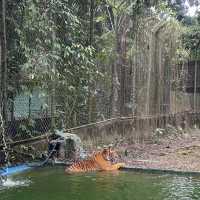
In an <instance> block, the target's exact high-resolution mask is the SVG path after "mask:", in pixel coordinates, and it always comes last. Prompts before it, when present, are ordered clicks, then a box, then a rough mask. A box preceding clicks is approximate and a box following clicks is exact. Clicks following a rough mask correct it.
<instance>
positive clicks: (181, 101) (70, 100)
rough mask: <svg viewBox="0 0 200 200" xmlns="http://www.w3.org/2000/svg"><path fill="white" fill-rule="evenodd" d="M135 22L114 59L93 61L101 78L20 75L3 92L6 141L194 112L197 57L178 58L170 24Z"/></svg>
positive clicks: (147, 123)
mask: <svg viewBox="0 0 200 200" xmlns="http://www.w3.org/2000/svg"><path fill="white" fill-rule="evenodd" d="M138 23H139V24H140V26H139V28H138V30H137V31H136V34H135V35H134V38H133V39H132V40H130V38H128V36H127V37H124V36H123V38H121V40H120V41H121V44H120V45H121V48H122V49H121V51H122V53H123V56H124V57H120V56H121V55H116V57H117V56H118V57H120V59H119V58H118V57H117V58H116V59H115V60H113V59H111V60H110V61H109V62H110V63H109V64H105V63H100V62H97V64H96V65H97V68H98V70H99V71H100V72H101V73H102V74H104V77H103V78H101V79H98V80H95V81H93V82H92V84H88V85H86V86H83V85H82V84H81V81H80V80H79V79H78V78H77V80H76V83H78V84H76V85H68V84H67V83H68V82H67V77H66V80H60V79H59V78H56V77H55V78H52V79H51V80H49V81H46V80H39V81H33V80H31V79H29V80H22V81H21V82H20V84H19V87H18V89H17V90H16V91H14V92H13V91H12V92H11V93H10V94H8V102H7V112H6V113H7V116H6V117H5V119H6V120H5V134H6V136H7V141H9V139H10V142H11V143H12V142H16V141H22V143H23V140H25V139H29V138H35V137H38V136H41V135H42V136H43V135H45V134H46V133H53V132H54V131H55V130H56V129H69V128H73V127H77V126H81V125H85V124H89V123H96V122H99V121H105V120H107V119H111V118H119V117H125V118H127V119H128V120H129V121H130V119H131V120H132V122H131V123H130V124H129V125H123V124H122V122H121V121H120V123H118V122H116V123H117V124H118V125H117V126H115V127H114V126H111V127H109V128H108V129H106V130H107V131H110V132H113V129H117V128H118V129H119V127H123V130H122V132H123V133H125V132H128V133H129V134H131V133H132V132H134V131H135V130H137V131H138V130H139V131H142V129H143V128H145V129H149V127H153V128H156V127H163V126H165V125H166V124H167V123H173V125H174V126H176V120H177V119H178V117H177V114H176V113H178V115H179V116H181V117H182V114H183V113H185V111H192V112H193V111H194V112H195V113H198V111H199V108H200V105H199V102H200V101H199V98H200V95H199V91H200V76H199V72H200V62H199V61H189V62H188V61H186V60H182V61H180V60H178V58H177V57H176V56H175V55H176V50H177V46H179V44H177V41H179V40H178V37H179V36H178V35H177V33H178V32H179V29H178V28H177V26H176V24H174V25H172V24H171V23H169V22H168V21H167V20H164V21H162V20H158V19H155V18H153V17H152V18H145V19H141V21H140V22H138ZM123 31H124V32H126V30H122V32H123ZM122 35H123V34H122ZM127 49H128V50H127ZM118 53H119V52H118ZM88 78H89V77H88ZM22 79H23V78H22ZM84 81H85V80H84ZM179 113H180V114H179ZM174 116H175V117H174ZM197 117H198V116H197ZM182 118H184V116H183V117H182ZM192 119H194V117H192ZM184 120H185V119H183V120H182V121H184ZM124 121H125V120H123V122H124ZM195 123H196V122H195ZM119 124H120V126H119ZM193 124H194V123H193ZM94 126H95V124H94ZM128 127H129V128H128ZM120 130H121V128H120ZM130 130H131V131H130ZM149 130H150V129H149ZM98 131H99V130H95V134H98V133H97V132H98ZM99 132H100V131H99ZM85 134H87V133H85ZM90 134H91V133H90ZM107 134H108V133H107ZM27 151H29V150H27ZM38 152H39V151H38Z"/></svg>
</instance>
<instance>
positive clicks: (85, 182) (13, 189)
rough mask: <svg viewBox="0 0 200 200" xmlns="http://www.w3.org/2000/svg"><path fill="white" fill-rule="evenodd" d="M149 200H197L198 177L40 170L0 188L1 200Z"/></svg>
mask: <svg viewBox="0 0 200 200" xmlns="http://www.w3.org/2000/svg"><path fill="white" fill-rule="evenodd" d="M150 199H151V200H179V199H180V200H193V199H200V177H192V176H178V175H169V174H162V175H159V174H150V173H139V172H125V171H119V172H116V173H112V172H97V173H86V174H74V175H67V174H65V173H64V170H63V168H43V169H38V170H34V171H29V172H26V173H23V174H19V175H15V176H13V177H12V178H11V179H9V180H8V182H7V184H6V185H5V186H3V187H2V186H0V200H150Z"/></svg>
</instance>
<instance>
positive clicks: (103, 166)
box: [65, 148, 125, 173]
mask: <svg viewBox="0 0 200 200" xmlns="http://www.w3.org/2000/svg"><path fill="white" fill-rule="evenodd" d="M116 157H117V154H116V152H115V151H113V150H111V148H106V149H103V150H102V151H98V152H95V153H94V154H93V156H91V157H90V158H88V159H86V160H81V161H79V162H75V163H74V164H72V165H71V166H70V167H67V168H66V169H65V172H67V173H73V172H90V171H114V170H118V169H120V168H121V167H124V166H125V164H124V163H113V160H114V159H115V158H116Z"/></svg>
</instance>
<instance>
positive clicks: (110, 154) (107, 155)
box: [102, 147, 118, 162]
mask: <svg viewBox="0 0 200 200" xmlns="http://www.w3.org/2000/svg"><path fill="white" fill-rule="evenodd" d="M102 155H103V157H104V159H105V160H108V161H110V162H115V161H116V160H117V158H118V154H117V152H116V151H114V150H113V149H112V148H111V147H108V148H104V149H103V151H102Z"/></svg>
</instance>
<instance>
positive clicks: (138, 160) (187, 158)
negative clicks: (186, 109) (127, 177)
mask: <svg viewBox="0 0 200 200" xmlns="http://www.w3.org/2000/svg"><path fill="white" fill-rule="evenodd" d="M117 149H118V151H119V152H121V153H120V155H121V159H122V160H123V161H124V162H125V163H126V165H127V166H131V167H139V168H147V169H148V168H154V169H165V170H178V171H198V172H200V130H195V131H193V132H192V133H190V134H188V133H184V134H180V135H176V136H170V137H169V136H167V137H164V138H163V137H162V139H159V140H158V139H156V140H155V141H154V140H152V141H151V142H144V143H143V144H130V142H123V143H121V144H120V145H118V147H117Z"/></svg>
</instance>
